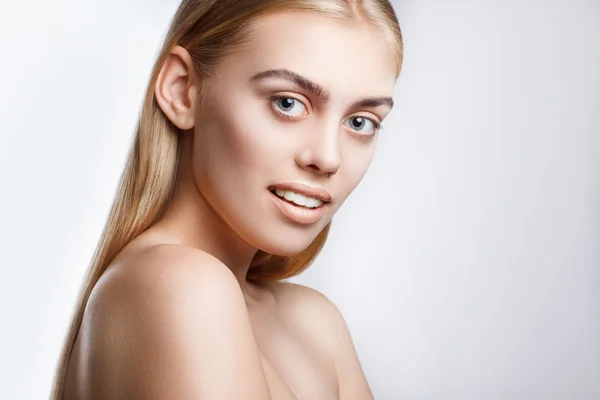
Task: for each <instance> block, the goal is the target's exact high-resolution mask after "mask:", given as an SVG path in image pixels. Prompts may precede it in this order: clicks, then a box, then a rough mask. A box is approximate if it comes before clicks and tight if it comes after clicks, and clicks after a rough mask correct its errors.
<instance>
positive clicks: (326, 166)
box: [296, 130, 341, 176]
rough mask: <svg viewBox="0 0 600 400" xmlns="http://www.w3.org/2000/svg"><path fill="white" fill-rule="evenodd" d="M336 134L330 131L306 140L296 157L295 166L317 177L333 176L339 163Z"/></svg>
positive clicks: (336, 132) (339, 156)
mask: <svg viewBox="0 0 600 400" xmlns="http://www.w3.org/2000/svg"><path fill="white" fill-rule="evenodd" d="M338 134H339V132H338V131H337V130H336V131H335V132H333V130H330V131H329V132H327V133H326V134H316V135H313V136H312V137H310V138H307V140H306V141H305V142H304V143H303V147H302V148H301V149H299V151H298V153H297V155H296V164H298V165H299V166H300V167H301V168H302V169H304V170H307V171H311V172H313V173H316V174H318V175H327V176H332V175H335V173H336V172H337V171H338V169H339V168H340V163H341V155H340V148H339V137H338Z"/></svg>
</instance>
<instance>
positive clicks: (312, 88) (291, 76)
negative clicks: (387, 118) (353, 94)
mask: <svg viewBox="0 0 600 400" xmlns="http://www.w3.org/2000/svg"><path fill="white" fill-rule="evenodd" d="M268 78H278V79H285V80H287V81H290V82H292V83H294V84H296V85H297V86H299V87H301V88H302V89H304V90H306V91H308V92H310V93H312V94H313V95H314V96H317V97H319V98H321V99H322V100H323V102H324V103H327V102H328V101H329V99H330V98H331V92H330V91H328V90H327V89H325V88H324V87H323V86H321V85H319V84H318V83H316V82H313V81H311V80H310V79H308V78H306V77H304V76H302V75H300V74H298V73H296V72H294V71H291V70H289V69H285V68H278V69H268V70H266V71H262V72H259V73H257V74H255V75H253V76H252V78H250V81H257V80H261V79H268ZM381 105H387V106H389V107H390V108H392V107H394V100H392V98H391V97H366V98H364V99H360V100H358V101H355V102H354V103H352V105H351V106H350V108H362V107H377V106H381Z"/></svg>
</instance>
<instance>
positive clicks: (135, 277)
mask: <svg viewBox="0 0 600 400" xmlns="http://www.w3.org/2000/svg"><path fill="white" fill-rule="evenodd" d="M80 335H82V337H83V338H84V343H83V346H84V351H83V352H82V354H84V355H85V360H84V362H82V363H83V364H84V365H85V369H86V370H87V371H89V373H88V374H87V376H84V377H83V379H82V384H81V385H80V387H84V388H85V390H84V392H85V393H86V395H85V397H82V398H87V399H108V398H110V399H133V400H137V399H139V400H141V399H143V400H146V399H148V400H150V399H165V398H182V399H183V398H202V399H229V398H242V397H244V396H246V398H248V397H247V393H252V395H253V397H252V399H269V398H270V395H269V391H268V386H267V383H266V379H265V377H264V373H263V370H262V364H261V360H260V353H259V352H258V348H257V345H256V343H255V341H254V337H253V334H252V328H251V324H250V321H249V317H248V315H247V310H246V308H245V302H244V298H243V295H242V292H241V289H240V287H239V285H238V283H237V281H236V279H235V277H234V275H233V273H232V272H231V271H230V270H229V268H227V266H225V265H223V264H222V263H221V262H220V261H219V260H217V259H216V258H214V257H212V256H211V255H209V254H207V253H204V252H202V251H200V250H197V249H193V248H190V247H185V246H179V245H158V246H154V247H151V248H148V249H146V250H143V251H141V252H138V253H136V254H135V255H134V256H132V257H129V258H124V259H121V260H120V261H119V262H118V263H117V264H115V265H112V266H110V267H109V268H108V269H107V271H106V272H105V274H104V275H103V276H102V277H101V278H100V280H99V281H98V283H97V285H96V286H95V287H94V290H93V291H92V294H91V296H90V299H89V301H88V305H87V308H86V311H85V315H84V320H83V322H82V330H81V331H80ZM234 360H235V362H233V361H234ZM233 381H235V382H236V385H231V382H233Z"/></svg>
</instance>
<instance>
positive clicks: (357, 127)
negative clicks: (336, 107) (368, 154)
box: [344, 117, 381, 135]
mask: <svg viewBox="0 0 600 400" xmlns="http://www.w3.org/2000/svg"><path fill="white" fill-rule="evenodd" d="M346 122H348V124H346ZM344 125H346V126H347V127H349V128H350V129H352V130H353V131H355V132H358V133H360V134H361V135H370V134H375V133H377V131H378V130H379V128H380V127H381V124H379V123H378V122H376V121H373V120H372V119H370V118H366V117H351V118H348V119H347V120H346V121H345V122H344Z"/></svg>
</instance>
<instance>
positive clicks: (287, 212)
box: [269, 190, 328, 225]
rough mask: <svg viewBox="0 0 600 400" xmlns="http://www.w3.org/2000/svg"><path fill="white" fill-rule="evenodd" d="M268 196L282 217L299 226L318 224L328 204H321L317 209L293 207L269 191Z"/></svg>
mask: <svg viewBox="0 0 600 400" xmlns="http://www.w3.org/2000/svg"><path fill="white" fill-rule="evenodd" d="M269 196H270V197H271V199H272V200H273V203H274V204H275V206H276V207H277V209H278V210H279V211H280V212H281V213H282V214H283V216H284V217H286V218H287V219H289V220H291V221H292V222H295V223H297V224H300V225H312V224H314V223H316V222H318V221H319V220H320V219H321V218H322V217H323V214H325V207H327V204H328V203H323V204H321V205H320V206H319V207H315V208H307V207H302V206H297V205H294V204H292V203H290V202H288V201H287V200H285V199H282V198H281V197H279V196H277V195H276V194H275V193H273V192H272V191H270V190H269Z"/></svg>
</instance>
